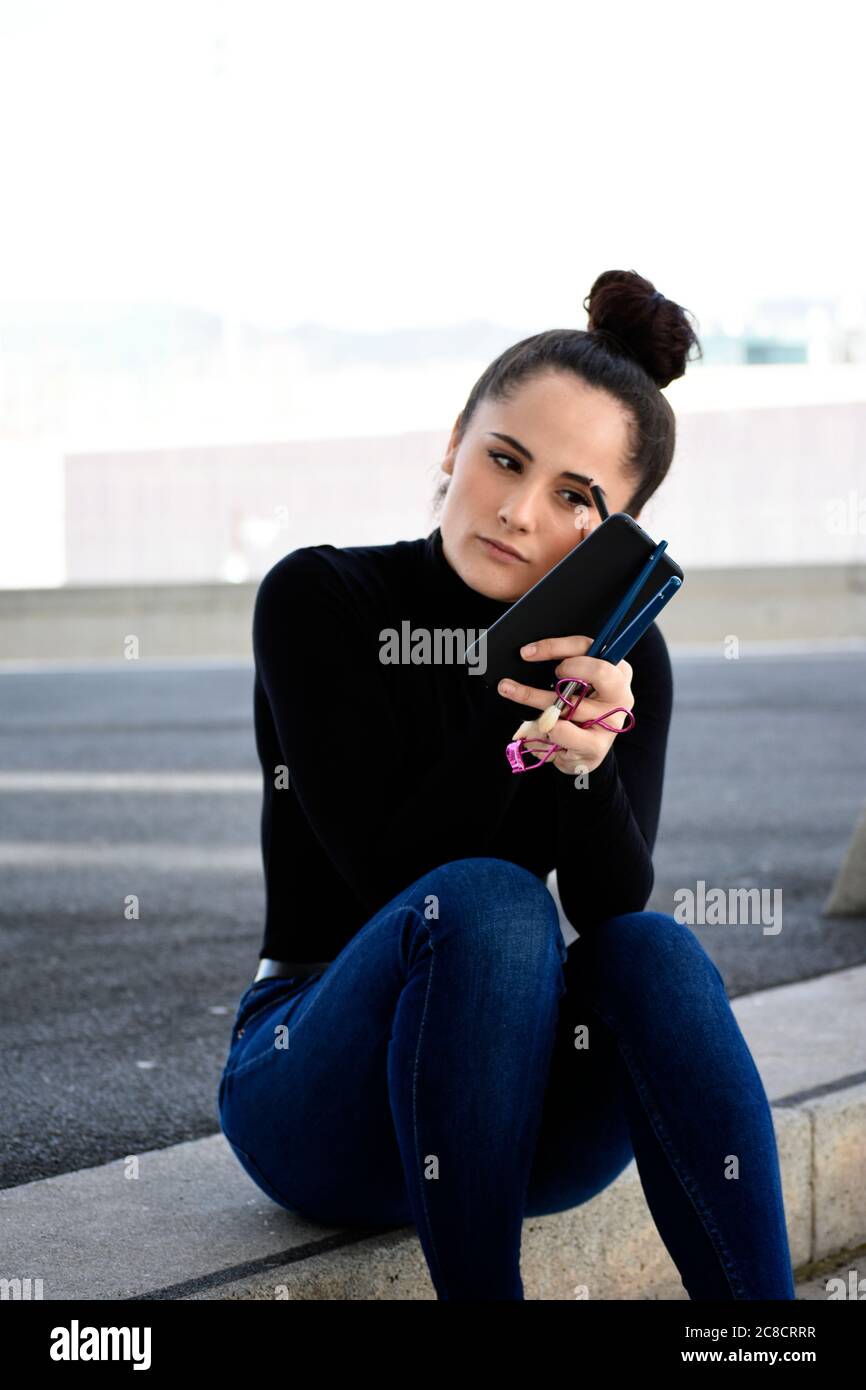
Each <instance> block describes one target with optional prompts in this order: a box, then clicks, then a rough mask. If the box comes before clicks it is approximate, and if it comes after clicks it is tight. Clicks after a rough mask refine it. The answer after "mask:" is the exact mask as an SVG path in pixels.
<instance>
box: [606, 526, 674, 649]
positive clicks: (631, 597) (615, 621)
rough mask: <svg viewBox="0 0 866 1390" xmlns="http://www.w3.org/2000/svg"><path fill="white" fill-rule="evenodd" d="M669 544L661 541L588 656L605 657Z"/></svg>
mask: <svg viewBox="0 0 866 1390" xmlns="http://www.w3.org/2000/svg"><path fill="white" fill-rule="evenodd" d="M667 544H668V543H667V541H659V543H658V545H657V546H656V548H655V550H654V551H653V553H652V555H651V556H650V557H649V559H648V560H647V562H646V564H645V565H644V566H643V568H642V569H641V572H640V574H639V575H638V577H637V579H636V580H635V581H634V583H633V584H632V586H631V588H630V589H629V591H628V593H627V594H626V596H625V598H624V599H623V600H622V602H621V603H618V604H617V606H616V608H615V609H614V610H613V612H612V613H611V615H610V617H609V618H608V620H607V622H606V623H605V625H604V627H603V628H602V630H601V632H600V633H599V634H598V636H597V637H596V639H595V641H594V642H593V644H592V646H591V647H590V649H589V651H588V652H587V656H603V655H604V646H605V644H606V642H607V641H608V639H609V637H610V636H611V634H612V633H614V632H616V629H617V627H618V626H619V624H620V623H621V622H622V620H623V618H624V617H625V615H626V613H627V612H628V610H629V609H630V608H631V606H632V604H633V603H634V601H635V599H636V598H637V596H638V594H639V593H640V591H641V589H642V588H643V586H644V585H645V584H646V582H647V580H648V579H649V577H650V575H651V574H652V572H653V570H654V569H655V567H656V565H657V564H658V562H659V560H660V559H661V558H662V555H663V553H664V551H665V550H666V549H667Z"/></svg>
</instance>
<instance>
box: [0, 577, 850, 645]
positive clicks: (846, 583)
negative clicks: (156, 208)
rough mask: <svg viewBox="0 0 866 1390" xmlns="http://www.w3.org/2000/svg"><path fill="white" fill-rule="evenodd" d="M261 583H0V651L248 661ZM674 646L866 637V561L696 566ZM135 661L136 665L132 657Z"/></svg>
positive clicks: (668, 621) (678, 610)
mask: <svg viewBox="0 0 866 1390" xmlns="http://www.w3.org/2000/svg"><path fill="white" fill-rule="evenodd" d="M257 589H258V582H256V583H244V584H214V583H204V584H150V583H148V584H129V585H109V584H106V585H95V584H80V585H78V584H74V585H63V586H60V587H58V588H51V589H0V657H2V658H4V659H5V660H15V661H32V660H49V661H52V660H66V659H72V660H77V661H87V660H100V659H113V660H117V661H122V660H124V659H125V658H126V655H127V652H126V643H127V641H128V638H129V636H130V635H134V636H135V637H136V638H137V640H138V643H139V647H138V651H139V652H140V654H141V657H142V658H143V659H145V660H147V661H153V660H160V659H166V658H173V657H200V658H207V659H220V658H222V659H227V658H248V657H249V656H250V641H251V639H250V627H251V623H252V613H253V605H254V603H255V596H256V591H257ZM659 627H660V628H661V630H662V632H663V633H664V635H665V638H666V640H667V641H668V643H670V644H678V643H683V644H691V643H708V644H712V645H713V646H714V647H715V648H716V649H717V651H718V653H719V655H720V656H723V655H724V653H725V651H726V644H727V643H729V641H730V638H731V637H732V636H733V637H736V638H737V640H738V641H739V642H741V643H749V642H763V641H780V640H781V641H784V640H797V641H805V642H814V641H827V640H828V639H832V640H834V641H841V642H846V641H849V640H855V641H856V640H858V639H860V638H861V637H862V635H863V633H864V631H866V565H864V564H860V563H858V562H856V561H852V562H849V563H847V564H839V565H820V564H808V565H805V566H795V565H751V566H743V567H741V568H737V569H722V568H695V567H691V568H690V569H689V571H688V573H687V575H686V582H685V584H684V585H683V590H682V595H681V596H678V597H677V600H676V602H675V603H672V604H670V605H669V606H668V607H667V608H666V609H665V611H664V613H663V614H662V616H661V617H660V619H659ZM126 665H127V666H128V665H129V662H128V661H126Z"/></svg>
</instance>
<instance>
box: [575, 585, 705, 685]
mask: <svg viewBox="0 0 866 1390" xmlns="http://www.w3.org/2000/svg"><path fill="white" fill-rule="evenodd" d="M682 582H683V581H682V580H681V579H680V578H679V576H678V575H676V574H672V575H671V577H670V579H668V580H667V582H666V583H665V584H663V585H662V587H661V588H660V589H659V591H658V593H657V594H653V596H652V598H651V599H650V600H649V602H648V603H645V604H644V606H643V608H642V609H641V610H640V612H639V613H638V614H637V615H636V616H635V617H634V618H632V620H631V622H630V623H629V625H628V627H624V628H623V630H622V632H621V633H620V634H619V636H618V637H615V638H614V639H613V641H612V642H611V644H610V646H609V647H608V648H607V649H606V651H603V652H602V653H601V656H602V660H603V661H611V662H613V663H614V665H616V663H617V662H618V661H622V659H623V657H624V656H625V655H626V653H627V652H630V651H631V649H632V647H633V646H634V644H635V642H636V641H637V640H638V638H639V637H642V636H643V634H644V633H645V632H646V630H647V628H648V627H649V625H650V623H651V622H653V621H654V619H655V618H656V617H657V616H658V614H659V613H660V612H661V610H662V609H663V608H664V606H665V604H666V603H669V602H670V600H671V599H672V598H673V596H674V594H675V593H676V591H677V589H678V588H679V587H680V585H681V584H682ZM587 655H589V653H588V652H587Z"/></svg>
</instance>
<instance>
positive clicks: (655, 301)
mask: <svg viewBox="0 0 866 1390" xmlns="http://www.w3.org/2000/svg"><path fill="white" fill-rule="evenodd" d="M583 307H584V309H586V311H587V313H588V315H589V325H588V327H589V331H590V332H592V333H596V334H598V335H599V337H603V338H604V339H605V340H606V343H607V344H608V345H609V346H612V347H613V348H614V350H616V349H617V348H619V349H620V350H621V351H624V352H626V353H627V354H628V355H629V356H631V357H634V358H635V359H636V360H637V361H638V362H639V363H640V365H641V366H642V367H643V369H644V371H645V372H647V373H648V375H649V376H651V377H652V379H653V381H654V382H655V383H656V385H657V386H659V387H662V386H667V385H668V384H669V383H670V382H671V381H675V380H676V378H677V377H680V376H684V375H685V370H686V363H687V362H688V361H689V353H690V351H691V349H692V347H697V348H698V354H699V356H702V355H703V354H702V353H701V350H700V343H699V342H698V337H697V334H696V333H695V330H694V329H693V327H692V325H691V323H690V322H689V316H688V313H687V311H686V310H685V309H684V308H683V307H682V305H680V304H676V303H675V302H674V300H672V299H665V296H664V295H663V294H662V292H661V290H657V289H655V287H654V286H653V285H652V283H651V282H650V281H649V280H646V279H644V277H643V276H642V275H638V273H637V271H636V270H605V271H602V273H601V275H599V276H598V278H597V280H596V281H595V283H594V284H593V287H592V289H591V290H590V292H589V294H588V295H587V297H586V299H585V300H584V301H583Z"/></svg>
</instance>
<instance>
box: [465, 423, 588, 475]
mask: <svg viewBox="0 0 866 1390" xmlns="http://www.w3.org/2000/svg"><path fill="white" fill-rule="evenodd" d="M487 433H488V434H492V435H493V437H494V439H501V440H503V441H504V443H506V444H510V445H511V447H512V449H516V450H517V451H518V453H520V454H523V456H524V457H525V458H527V459H529V462H530V463H534V462H535V459H534V458H533V457H532V454H531V453H530V452H529V450H528V449H527V447H526V445H525V444H521V442H520V440H519V439H514V438H513V437H512V436H511V435H510V434H500V433H499V431H498V430H488V431H487ZM559 476H560V477H561V478H571V479H573V481H574V482H576V483H586V484H589V483H591V482H592V478H587V476H586V474H585V473H566V472H565V471H563V472H562V473H560V475H559Z"/></svg>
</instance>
